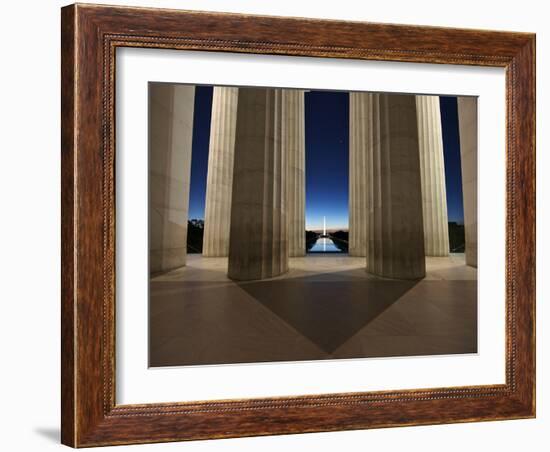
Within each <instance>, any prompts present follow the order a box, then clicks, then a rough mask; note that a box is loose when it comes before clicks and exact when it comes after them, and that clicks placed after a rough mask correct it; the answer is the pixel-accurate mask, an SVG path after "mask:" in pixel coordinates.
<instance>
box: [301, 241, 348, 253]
mask: <svg viewBox="0 0 550 452" xmlns="http://www.w3.org/2000/svg"><path fill="white" fill-rule="evenodd" d="M309 252H310V253H340V252H341V251H340V248H338V247H337V246H336V245H335V244H334V242H333V241H332V240H331V239H329V238H328V237H323V238H318V239H317V241H316V242H315V245H313V246H312V247H311V249H310V250H309Z"/></svg>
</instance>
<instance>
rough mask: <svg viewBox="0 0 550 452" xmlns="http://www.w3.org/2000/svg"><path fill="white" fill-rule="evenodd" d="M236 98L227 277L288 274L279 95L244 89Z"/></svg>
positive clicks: (244, 277)
mask: <svg viewBox="0 0 550 452" xmlns="http://www.w3.org/2000/svg"><path fill="white" fill-rule="evenodd" d="M238 97H239V99H238V106H237V129H236V130H237V131H236V137H235V163H234V176H233V194H232V197H233V198H232V206H231V224H230V233H229V266H228V276H229V277H230V278H231V279H235V280H253V279H263V278H271V277H274V276H277V275H280V274H282V273H285V272H286V271H287V270H288V225H287V209H286V188H287V180H286V176H287V171H288V162H287V160H286V155H285V153H284V148H283V146H282V140H281V127H282V93H281V90H279V89H269V88H247V89H240V90H239V95H238Z"/></svg>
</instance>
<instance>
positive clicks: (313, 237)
mask: <svg viewBox="0 0 550 452" xmlns="http://www.w3.org/2000/svg"><path fill="white" fill-rule="evenodd" d="M320 235H321V234H319V233H318V232H315V231H306V251H309V250H310V249H311V248H313V245H315V242H316V241H317V239H318V238H319V236H320Z"/></svg>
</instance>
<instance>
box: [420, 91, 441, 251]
mask: <svg viewBox="0 0 550 452" xmlns="http://www.w3.org/2000/svg"><path fill="white" fill-rule="evenodd" d="M416 111H417V115H418V144H419V148H420V176H421V177H420V180H421V181H422V210H423V216H424V247H425V252H426V256H448V255H449V221H448V218H447V192H446V188H445V164H444V160H443V133H442V131H441V109H440V106H439V96H416Z"/></svg>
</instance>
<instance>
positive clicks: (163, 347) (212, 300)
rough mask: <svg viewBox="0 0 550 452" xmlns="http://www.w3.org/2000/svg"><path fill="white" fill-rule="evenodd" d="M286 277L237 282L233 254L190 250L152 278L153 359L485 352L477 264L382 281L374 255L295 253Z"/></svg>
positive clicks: (430, 265) (450, 263) (447, 264)
mask: <svg viewBox="0 0 550 452" xmlns="http://www.w3.org/2000/svg"><path fill="white" fill-rule="evenodd" d="M290 266H291V268H290V271H289V272H288V273H287V274H285V275H283V276H280V277H278V278H273V279H270V280H262V281H249V282H239V283H237V282H234V281H231V280H229V279H228V278H227V276H226V271H227V259H226V258H204V257H202V256H200V255H193V254H191V255H189V256H188V262H187V266H186V267H182V268H180V269H178V270H175V271H172V272H169V273H166V274H164V275H161V276H157V277H154V278H152V280H151V282H150V308H149V309H150V313H149V314H150V317H149V318H150V325H149V327H150V328H149V334H150V335H149V345H150V349H149V364H150V366H153V367H156V366H178V365H203V364H227V363H250V362H266V361H300V360H316V359H338V358H366V357H389V356H414V355H434V354H456V353H475V352H476V351H477V271H476V269H475V268H472V267H468V266H466V265H465V261H464V255H463V254H453V255H451V256H450V257H444V258H427V260H426V268H427V275H426V278H424V279H423V280H421V281H396V280H389V279H383V278H376V277H373V276H371V275H368V274H367V273H366V271H365V259H364V258H355V257H349V256H347V255H340V254H326V255H323V254H316V255H308V256H307V257H303V258H292V259H291V262H290Z"/></svg>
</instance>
